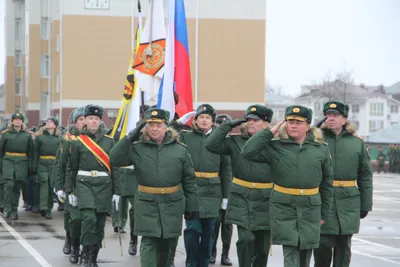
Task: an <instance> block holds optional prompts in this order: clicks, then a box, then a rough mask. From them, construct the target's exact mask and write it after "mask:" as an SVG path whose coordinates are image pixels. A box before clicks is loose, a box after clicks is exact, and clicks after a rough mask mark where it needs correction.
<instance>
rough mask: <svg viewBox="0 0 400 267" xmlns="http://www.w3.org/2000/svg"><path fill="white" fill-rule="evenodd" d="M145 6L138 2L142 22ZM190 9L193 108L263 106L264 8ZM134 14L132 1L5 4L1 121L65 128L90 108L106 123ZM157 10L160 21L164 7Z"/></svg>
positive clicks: (260, 1)
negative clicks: (22, 119) (18, 119)
mask: <svg viewBox="0 0 400 267" xmlns="http://www.w3.org/2000/svg"><path fill="white" fill-rule="evenodd" d="M148 2H149V1H141V3H142V14H143V15H144V16H145V15H146V14H147V10H148V5H149V3H148ZM98 3H99V4H98ZM196 3H197V2H196V1H195V0H190V1H185V5H186V15H187V24H188V35H189V49H190V51H189V52H190V60H191V71H192V88H193V97H194V100H195V104H197V105H200V104H202V103H210V104H211V105H213V106H214V107H215V108H217V110H218V111H219V112H221V113H229V114H231V115H232V116H234V117H238V116H241V115H242V113H243V110H244V109H245V108H246V107H247V106H248V105H251V104H253V103H259V104H263V103H264V81H265V77H264V76H265V74H264V69H265V13H266V6H265V5H266V4H265V1H264V0H254V1H252V4H248V3H246V1H240V0H230V1H229V6H228V5H227V4H226V1H222V0H201V1H198V5H197V4H196ZM136 6H137V0H132V1H122V0H103V1H90V0H85V1H84V0H29V1H24V0H6V23H5V27H6V55H7V58H6V75H5V77H6V82H5V90H4V91H5V99H6V105H5V108H4V112H3V116H4V117H9V116H10V115H11V114H12V113H13V112H14V111H15V110H18V111H22V112H25V113H26V114H27V116H28V117H29V121H30V124H31V125H35V124H38V123H39V120H40V119H45V118H47V117H48V116H50V115H53V116H59V117H62V123H63V124H64V125H65V124H66V123H67V119H68V117H69V114H70V112H71V111H72V110H73V109H74V108H76V107H79V106H84V105H86V104H89V103H92V104H99V105H102V106H103V107H104V108H105V109H106V112H105V114H106V116H105V121H106V123H107V124H108V123H111V121H110V118H111V119H112V118H113V117H115V115H116V113H117V110H118V108H119V106H120V104H121V98H122V93H123V88H124V84H125V78H126V73H127V69H128V64H129V57H130V53H131V47H132V37H133V29H132V17H133V16H132V14H134V17H136V15H137V10H136ZM164 7H165V10H164V11H165V14H167V8H166V7H167V0H164ZM133 10H134V13H133ZM196 17H197V18H198V19H196ZM134 25H136V24H135V23H134ZM196 36H197V38H196ZM249 44H251V51H252V52H251V53H252V55H248V56H246V50H247V49H248V45H249ZM196 48H197V49H196ZM196 52H197V53H196ZM196 54H197V55H196ZM254 55H257V56H254ZM239 58H240V59H243V58H244V59H245V60H246V59H248V61H249V62H251V68H247V67H245V66H244V65H243V64H241V65H239V64H238V63H239ZM196 60H197V61H196ZM240 62H242V60H240ZM196 89H197V91H196ZM0 112H1V111H0ZM109 117H110V118H109Z"/></svg>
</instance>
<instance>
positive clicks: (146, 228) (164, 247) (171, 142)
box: [111, 109, 199, 267]
mask: <svg viewBox="0 0 400 267" xmlns="http://www.w3.org/2000/svg"><path fill="white" fill-rule="evenodd" d="M144 119H145V120H146V121H147V122H148V123H149V122H151V121H155V122H164V123H165V122H166V121H168V119H169V112H168V111H164V110H161V109H149V110H147V111H146V112H145V114H144ZM143 125H144V124H142V126H143ZM142 126H139V128H137V129H136V130H134V131H133V133H134V134H133V136H135V135H136V133H138V131H139V129H140V128H141V127H142ZM135 131H136V133H135ZM133 140H135V138H134V137H132V139H131V138H130V134H129V135H128V137H124V138H123V139H122V140H120V141H119V142H118V143H117V144H116V145H115V147H114V148H113V150H112V151H111V163H112V164H113V165H114V166H130V165H134V166H135V172H136V178H137V183H138V192H137V193H136V196H135V203H134V211H135V213H134V216H135V234H136V235H140V236H142V241H141V248H140V257H141V266H142V267H155V266H157V267H165V266H168V267H169V266H171V261H172V255H171V254H172V252H171V243H172V242H173V240H176V239H177V238H178V237H179V236H180V235H181V232H182V215H183V214H184V211H185V214H186V213H191V214H192V213H195V212H197V211H198V209H199V203H198V191H197V185H196V180H195V175H194V170H193V164H192V161H191V159H190V156H189V153H188V151H187V148H186V146H185V145H183V144H181V143H179V142H178V141H177V134H176V132H175V131H173V130H168V131H167V132H166V134H165V138H164V140H163V141H162V143H161V144H158V143H156V142H155V141H153V140H151V139H150V137H149V136H148V135H147V133H144V134H143V135H142V137H140V140H139V141H137V142H134V143H133V144H132V141H133Z"/></svg>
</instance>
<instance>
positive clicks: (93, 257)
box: [90, 246, 100, 267]
mask: <svg viewBox="0 0 400 267" xmlns="http://www.w3.org/2000/svg"><path fill="white" fill-rule="evenodd" d="M99 251H100V249H99V248H98V247H97V246H92V247H91V248H90V260H91V263H92V265H91V267H99V266H98V265H97V256H98V255H99Z"/></svg>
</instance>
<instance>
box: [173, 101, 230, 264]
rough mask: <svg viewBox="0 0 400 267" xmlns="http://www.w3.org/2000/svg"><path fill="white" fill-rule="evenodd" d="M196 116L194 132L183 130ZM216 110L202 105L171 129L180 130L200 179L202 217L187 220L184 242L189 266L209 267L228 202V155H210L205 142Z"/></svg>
mask: <svg viewBox="0 0 400 267" xmlns="http://www.w3.org/2000/svg"><path fill="white" fill-rule="evenodd" d="M193 116H194V121H193V122H192V129H191V130H182V131H181V126H182V125H185V124H186V123H187V122H188V120H189V119H190V118H191V117H193ZM215 117H216V110H215V109H214V108H213V107H212V106H210V105H209V104H203V105H200V106H199V107H198V108H197V109H196V112H189V113H187V114H185V115H183V116H182V118H180V119H178V120H177V121H173V122H172V123H171V126H173V127H174V128H175V129H176V130H178V131H180V140H182V141H183V142H184V143H185V144H186V145H187V147H188V150H189V154H190V156H191V157H192V160H193V165H194V169H195V175H196V177H197V178H198V180H197V186H198V187H199V198H200V200H199V203H200V205H199V207H200V210H199V218H195V219H191V220H186V229H185V231H184V241H185V248H186V266H187V267H191V266H198V267H204V266H208V264H209V261H210V258H211V251H212V247H213V244H214V226H215V219H216V218H217V217H218V216H219V209H220V207H221V205H225V204H224V203H227V201H228V193H229V189H230V185H231V182H232V167H231V162H230V159H229V156H227V155H217V154H214V153H211V152H209V151H208V150H207V149H206V147H205V143H206V141H207V139H208V137H209V136H210V134H211V133H212V131H214V130H215V128H216V127H215V126H214V123H215Z"/></svg>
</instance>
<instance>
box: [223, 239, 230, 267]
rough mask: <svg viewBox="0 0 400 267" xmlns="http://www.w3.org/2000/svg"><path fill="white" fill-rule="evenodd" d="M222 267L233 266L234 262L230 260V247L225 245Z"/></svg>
mask: <svg viewBox="0 0 400 267" xmlns="http://www.w3.org/2000/svg"><path fill="white" fill-rule="evenodd" d="M221 265H224V266H232V262H231V260H230V259H229V245H225V244H224V245H223V247H222V255H221Z"/></svg>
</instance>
